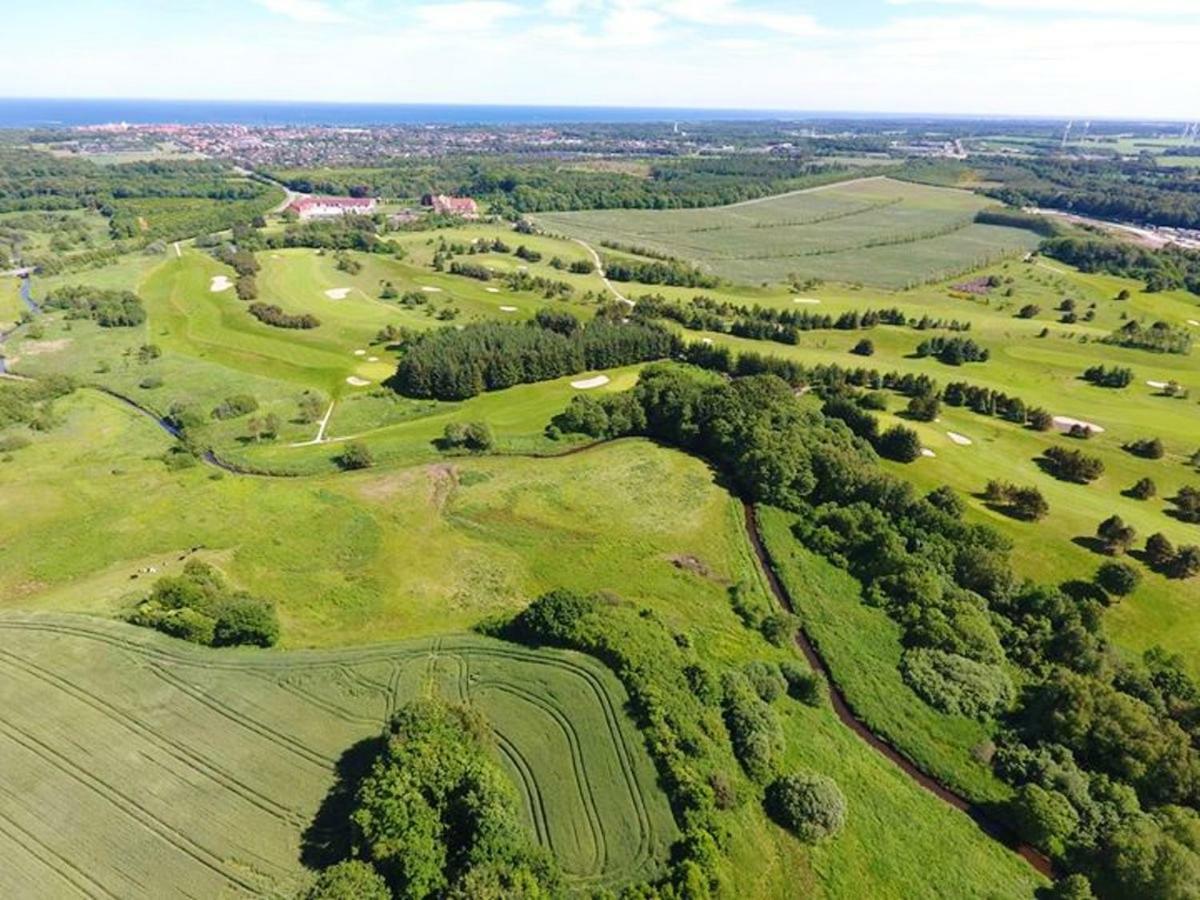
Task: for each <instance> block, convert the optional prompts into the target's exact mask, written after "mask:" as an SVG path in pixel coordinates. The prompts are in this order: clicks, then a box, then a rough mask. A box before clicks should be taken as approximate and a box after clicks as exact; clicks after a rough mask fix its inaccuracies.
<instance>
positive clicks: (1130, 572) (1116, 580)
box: [1096, 562, 1141, 597]
mask: <svg viewBox="0 0 1200 900" xmlns="http://www.w3.org/2000/svg"><path fill="white" fill-rule="evenodd" d="M1139 581H1141V576H1140V575H1139V574H1138V571H1137V569H1135V568H1133V566H1131V565H1128V564H1127V563H1119V562H1106V563H1105V564H1104V565H1102V566H1101V567H1100V568H1099V569H1098V570H1097V572H1096V584H1098V585H1099V586H1100V587H1101V588H1102V589H1103V590H1104V592H1105V593H1106V594H1109V595H1111V596H1113V597H1125V596H1127V595H1129V594H1132V593H1133V591H1134V589H1135V588H1137V586H1138V582H1139Z"/></svg>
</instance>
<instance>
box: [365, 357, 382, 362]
mask: <svg viewBox="0 0 1200 900" xmlns="http://www.w3.org/2000/svg"><path fill="white" fill-rule="evenodd" d="M367 362H379V357H378V356H368V357H367Z"/></svg>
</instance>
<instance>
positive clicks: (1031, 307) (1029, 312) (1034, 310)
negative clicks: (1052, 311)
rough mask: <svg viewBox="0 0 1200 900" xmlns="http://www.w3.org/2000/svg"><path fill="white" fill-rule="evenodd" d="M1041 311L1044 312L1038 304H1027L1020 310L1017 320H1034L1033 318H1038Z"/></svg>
mask: <svg viewBox="0 0 1200 900" xmlns="http://www.w3.org/2000/svg"><path fill="white" fill-rule="evenodd" d="M1041 311H1042V308H1041V307H1040V306H1038V305H1037V304H1034V303H1026V304H1025V305H1024V306H1022V307H1021V309H1020V310H1019V311H1018V312H1017V318H1019V319H1032V318H1034V317H1035V316H1037V314H1038V313H1040V312H1041Z"/></svg>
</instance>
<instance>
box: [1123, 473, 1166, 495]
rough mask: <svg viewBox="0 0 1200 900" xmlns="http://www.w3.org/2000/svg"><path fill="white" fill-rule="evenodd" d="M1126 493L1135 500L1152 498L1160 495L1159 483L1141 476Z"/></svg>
mask: <svg viewBox="0 0 1200 900" xmlns="http://www.w3.org/2000/svg"><path fill="white" fill-rule="evenodd" d="M1125 493H1126V494H1127V495H1128V496H1130V497H1132V498H1133V499H1135V500H1150V499H1151V498H1153V497H1156V496H1157V495H1158V485H1156V484H1155V483H1154V481H1153V479H1150V478H1139V479H1138V481H1137V482H1136V483H1135V484H1134V485H1133V487H1131V488H1130V489H1129V490H1127V491H1126V492H1125Z"/></svg>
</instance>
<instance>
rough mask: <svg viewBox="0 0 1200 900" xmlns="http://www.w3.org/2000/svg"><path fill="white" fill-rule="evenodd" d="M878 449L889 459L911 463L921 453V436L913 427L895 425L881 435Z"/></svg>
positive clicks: (881, 454) (880, 453)
mask: <svg viewBox="0 0 1200 900" xmlns="http://www.w3.org/2000/svg"><path fill="white" fill-rule="evenodd" d="M876 449H877V450H879V455H880V456H884V457H886V458H887V459H893V460H895V461H896V462H902V463H910V462H913V461H914V460H915V459H916V458H917V457H919V456H920V455H921V438H920V437H919V436H918V435H917V433H916V432H915V431H913V430H912V429H911V428H905V427H904V426H903V425H895V426H893V427H892V428H889V429H888V430H887V431H885V432H884V433H883V434H882V435H880V436H879V443H878V446H877V447H876Z"/></svg>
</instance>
